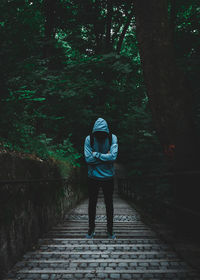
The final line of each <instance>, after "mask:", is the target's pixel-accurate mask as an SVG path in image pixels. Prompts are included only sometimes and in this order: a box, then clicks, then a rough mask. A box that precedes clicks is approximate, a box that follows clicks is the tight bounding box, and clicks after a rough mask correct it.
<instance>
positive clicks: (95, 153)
mask: <svg viewBox="0 0 200 280" xmlns="http://www.w3.org/2000/svg"><path fill="white" fill-rule="evenodd" d="M96 131H104V132H106V133H108V134H109V129H108V124H107V122H106V121H105V120H104V119H102V118H98V119H97V120H96V122H95V124H94V127H93V130H92V133H94V132H96ZM109 151H110V152H109ZM108 152H109V153H108ZM117 154H118V144H117V136H116V135H114V134H112V144H111V146H110V143H109V138H108V137H107V138H105V141H103V142H98V141H97V139H96V138H95V136H94V145H93V147H91V145H90V135H88V136H87V137H86V139H85V144H84V155H85V160H86V162H87V164H88V177H90V178H93V179H96V180H101V181H106V180H109V179H111V178H112V177H113V176H114V165H113V163H114V161H115V160H116V158H117Z"/></svg>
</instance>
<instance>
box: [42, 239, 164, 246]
mask: <svg viewBox="0 0 200 280" xmlns="http://www.w3.org/2000/svg"><path fill="white" fill-rule="evenodd" d="M38 243H39V244H42V243H45V244H51V243H56V244H77V245H78V244H84V245H85V244H106V245H107V244H125V245H126V244H165V243H163V242H161V241H160V240H159V239H156V238H150V239H148V238H145V239H144V238H133V239H131V238H130V239H124V238H123V239H122V238H117V239H105V238H93V239H86V238H42V239H39V241H38Z"/></svg>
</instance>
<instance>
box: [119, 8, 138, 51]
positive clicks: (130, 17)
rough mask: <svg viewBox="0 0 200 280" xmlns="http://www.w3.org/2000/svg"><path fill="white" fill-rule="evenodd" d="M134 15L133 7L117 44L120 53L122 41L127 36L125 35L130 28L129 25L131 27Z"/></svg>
mask: <svg viewBox="0 0 200 280" xmlns="http://www.w3.org/2000/svg"><path fill="white" fill-rule="evenodd" d="M133 15H134V11H133V9H132V11H131V12H130V14H129V16H128V19H127V22H126V24H125V25H124V28H123V30H122V33H121V35H120V37H119V41H118V44H117V53H118V54H120V52H121V48H122V43H123V40H124V37H125V35H126V31H127V30H128V27H129V25H130V23H131V20H132V18H133Z"/></svg>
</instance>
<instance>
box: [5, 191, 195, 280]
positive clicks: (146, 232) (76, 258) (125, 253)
mask: <svg viewBox="0 0 200 280" xmlns="http://www.w3.org/2000/svg"><path fill="white" fill-rule="evenodd" d="M87 210H88V200H85V201H84V202H82V203H81V204H80V205H79V206H78V207H76V208H74V209H72V211H71V212H70V213H69V214H68V215H67V216H66V219H65V221H64V223H63V224H59V225H57V226H56V227H55V228H53V229H52V230H51V231H50V232H48V234H46V236H45V237H44V238H42V239H40V240H39V243H38V246H37V249H36V250H35V251H32V252H27V253H26V254H25V255H24V256H23V260H22V261H20V262H18V263H17V264H16V265H15V267H14V268H13V270H12V271H11V272H10V273H9V274H8V275H7V277H6V280H16V279H26V280H27V279H30V280H32V279H37V280H40V279H41V280H45V279H50V280H54V279H82V280H84V279H92V280H93V279H142V280H144V279H151V280H161V279H173V280H199V279H200V276H199V275H198V274H197V272H195V271H194V270H193V269H192V268H191V267H190V266H189V265H187V264H186V263H185V262H184V261H183V260H181V259H180V258H179V257H178V256H177V255H176V253H175V252H174V251H173V250H172V249H171V248H170V247H169V246H168V245H167V244H165V243H164V242H163V241H161V240H160V239H159V238H158V236H157V235H156V233H155V232H153V231H152V230H151V229H150V228H149V227H148V226H146V225H145V224H144V223H143V222H142V221H141V219H140V216H139V214H138V213H137V212H136V211H135V210H134V209H132V208H131V206H129V205H128V204H127V203H126V201H124V200H122V199H121V198H120V197H118V195H117V193H116V192H115V194H114V231H115V233H116V236H117V239H115V240H111V239H108V238H107V237H106V215H105V205H104V199H103V194H102V191H101V190H100V193H99V198H98V205H97V216H96V237H95V238H94V239H92V240H90V239H86V238H85V235H86V233H87V230H88V215H87Z"/></svg>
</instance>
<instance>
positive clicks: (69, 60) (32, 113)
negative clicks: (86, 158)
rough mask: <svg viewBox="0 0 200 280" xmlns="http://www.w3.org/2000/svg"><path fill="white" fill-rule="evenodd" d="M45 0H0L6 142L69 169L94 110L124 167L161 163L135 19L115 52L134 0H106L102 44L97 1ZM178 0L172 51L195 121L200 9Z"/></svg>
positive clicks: (1, 113) (135, 170) (134, 169)
mask: <svg viewBox="0 0 200 280" xmlns="http://www.w3.org/2000/svg"><path fill="white" fill-rule="evenodd" d="M48 3H51V4H52V6H51V5H50V4H49V5H50V6H49V7H48V9H46V7H45V5H44V1H40V0H36V1H20V0H19V1H1V3H0V13H1V21H0V36H1V39H2V40H1V41H2V43H1V50H0V59H1V61H2V66H1V69H0V86H1V103H0V133H1V140H0V142H1V143H2V145H4V148H5V147H6V148H7V149H14V150H15V149H16V150H20V151H24V152H27V153H34V154H36V155H37V156H38V157H40V158H43V159H47V158H48V157H53V158H55V159H56V160H60V161H65V162H67V161H68V162H69V163H70V164H72V165H73V166H77V165H78V164H80V159H81V158H80V155H82V154H83V143H84V139H85V137H86V135H88V134H89V133H90V131H91V128H92V126H93V123H94V121H95V120H96V118H98V117H100V116H101V117H103V118H105V119H106V120H107V121H108V124H109V126H110V128H111V131H112V132H113V133H115V134H116V135H117V136H118V139H119V160H120V161H122V162H124V163H126V164H127V165H128V169H129V170H130V174H138V175H142V174H146V173H151V172H156V170H161V169H163V168H165V164H166V163H165V160H164V157H163V150H162V147H161V146H160V143H159V141H158V138H157V135H156V132H155V128H154V124H153V121H152V117H151V112H150V108H149V101H148V98H147V96H146V92H145V87H144V82H143V75H142V70H141V66H140V57H139V53H138V48H137V40H136V35H135V19H134V17H133V18H132V19H131V20H130V24H129V27H128V29H127V31H126V34H125V37H124V40H123V43H122V47H121V53H120V54H116V49H117V45H118V43H119V38H120V35H121V34H122V30H123V28H124V26H125V24H126V21H127V18H128V15H129V14H130V12H131V11H132V4H131V3H132V1H121V0H116V1H113V17H112V34H111V35H112V36H111V37H112V38H111V39H112V40H111V42H110V45H109V46H106V38H107V37H106V36H107V35H106V19H107V18H106V16H107V6H106V2H105V1H103V0H100V1H99V3H100V5H99V6H98V7H97V6H95V3H96V1H90V0H85V1H80V0H75V1H71V0H63V1H49V2H48ZM176 3H177V15H176V21H175V26H174V28H175V42H174V44H175V56H176V59H177V64H178V65H179V66H180V67H181V68H182V69H183V70H184V72H185V74H186V76H187V78H188V80H189V81H190V83H191V85H192V87H193V89H194V92H195V93H196V94H195V96H194V100H195V102H194V104H195V108H194V113H195V118H196V123H197V127H198V126H199V123H200V122H199V116H200V114H199V112H200V110H199V107H200V105H199V104H200V100H199V94H198V88H199V83H198V77H199V70H198V69H200V68H199V50H198V46H199V36H198V35H199V29H198V23H199V8H198V3H197V1H196V0H194V1H191V0H190V1H186V0H184V1H177V2H176ZM124 15H126V16H124ZM95 28H96V33H95ZM98 38H99V42H98V40H97V39H98ZM199 131H200V130H199ZM63 168H64V169H65V167H64V165H63ZM66 168H68V167H67V166H66Z"/></svg>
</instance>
